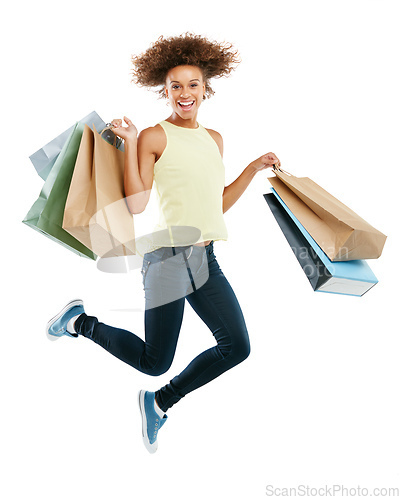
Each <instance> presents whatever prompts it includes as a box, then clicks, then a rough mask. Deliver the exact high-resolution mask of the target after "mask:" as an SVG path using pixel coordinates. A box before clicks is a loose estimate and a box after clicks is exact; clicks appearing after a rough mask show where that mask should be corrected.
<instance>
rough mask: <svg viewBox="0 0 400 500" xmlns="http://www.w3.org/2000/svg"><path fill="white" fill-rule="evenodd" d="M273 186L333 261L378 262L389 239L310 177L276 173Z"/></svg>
mask: <svg viewBox="0 0 400 500" xmlns="http://www.w3.org/2000/svg"><path fill="white" fill-rule="evenodd" d="M274 172H275V174H276V177H270V178H269V181H270V183H271V184H272V187H273V188H274V189H275V191H276V192H277V193H278V195H279V196H280V197H281V198H282V200H283V201H284V202H285V204H286V205H287V206H288V208H289V209H290V210H291V212H292V213H293V214H294V215H295V216H296V217H297V218H298V220H299V221H300V223H301V224H302V225H303V226H304V228H305V229H306V230H307V231H308V233H309V234H310V235H311V236H312V238H313V239H314V240H315V241H316V242H317V244H318V245H319V246H320V247H321V248H322V250H323V251H324V252H325V254H326V255H327V256H328V257H329V259H330V260H332V261H348V260H359V259H376V258H378V257H379V256H380V255H381V253H382V249H383V246H384V244H385V241H386V236H385V235H384V234H383V233H381V232H380V231H378V230H377V229H375V228H374V227H372V226H371V225H370V224H369V223H368V222H366V221H365V220H364V219H362V218H361V217H360V216H359V215H357V214H356V213H355V212H353V211H352V210H351V209H350V208H348V207H347V206H346V205H344V204H343V203H341V202H340V201H339V200H338V199H336V198H334V197H333V196H332V195H331V194H329V193H328V192H327V191H325V190H324V189H323V188H322V187H320V186H319V185H318V184H316V183H315V182H313V181H312V180H311V179H309V178H308V177H295V176H294V175H290V174H288V173H287V172H284V171H283V170H275V171H274Z"/></svg>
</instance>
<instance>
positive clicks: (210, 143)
mask: <svg viewBox="0 0 400 500" xmlns="http://www.w3.org/2000/svg"><path fill="white" fill-rule="evenodd" d="M160 125H161V127H162V128H163V129H164V131H165V134H166V137H167V145H166V147H165V149H164V151H163V153H162V155H161V156H160V158H159V159H158V160H157V161H156V163H155V165H154V184H155V190H156V193H157V198H158V204H159V215H160V218H159V223H158V225H157V226H156V227H155V229H154V235H153V241H152V245H151V246H152V248H151V250H150V249H149V251H152V250H155V249H157V248H160V247H162V246H167V247H170V246H186V245H192V244H194V243H200V242H203V241H206V240H214V241H215V240H226V239H227V237H228V232H227V228H226V225H225V221H224V218H223V211H222V194H223V191H224V188H225V167H224V164H223V162H222V158H221V153H220V151H219V148H218V145H217V143H216V142H215V141H214V139H213V138H212V137H211V135H210V134H209V132H207V130H206V129H205V128H204V127H203V126H202V125H200V124H199V126H198V128H196V129H192V128H184V127H179V126H177V125H174V124H172V123H170V122H167V121H165V120H164V121H162V122H160Z"/></svg>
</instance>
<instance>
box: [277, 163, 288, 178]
mask: <svg viewBox="0 0 400 500" xmlns="http://www.w3.org/2000/svg"><path fill="white" fill-rule="evenodd" d="M273 167H274V168H273V169H272V170H273V171H274V172H283V173H284V174H286V175H289V176H290V177H291V176H292V174H289V172H286V170H283V168H280V167H277V166H275V164H274V165H273Z"/></svg>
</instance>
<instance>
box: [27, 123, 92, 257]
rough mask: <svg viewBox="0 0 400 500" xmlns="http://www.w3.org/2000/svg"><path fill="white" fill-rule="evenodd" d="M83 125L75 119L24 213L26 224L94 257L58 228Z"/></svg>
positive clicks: (58, 241)
mask: <svg viewBox="0 0 400 500" xmlns="http://www.w3.org/2000/svg"><path fill="white" fill-rule="evenodd" d="M83 129H84V125H83V124H82V123H79V122H78V123H76V124H75V125H74V127H73V129H72V132H71V133H70V135H69V137H68V139H67V141H66V142H65V144H64V146H63V148H62V149H61V152H60V154H59V155H58V157H57V159H56V161H55V163H54V165H53V168H52V169H51V171H50V173H49V175H48V176H47V179H46V181H45V183H44V186H43V188H42V190H41V192H40V195H39V198H38V199H37V200H36V201H35V203H34V204H33V205H32V207H31V209H30V210H29V212H28V213H27V215H26V216H25V218H24V220H23V221H22V222H24V223H25V224H26V225H28V226H30V227H32V228H33V229H35V230H37V231H39V232H41V233H42V234H44V235H45V236H47V237H49V238H50V239H52V240H54V241H56V242H57V243H60V244H61V245H63V246H65V247H66V248H68V249H69V250H71V251H73V252H75V253H77V254H78V255H81V256H84V257H88V258H90V259H93V260H96V255H95V254H94V253H93V252H92V251H91V250H90V249H88V248H87V247H86V246H85V245H83V244H82V243H81V242H80V241H78V240H77V239H76V238H74V237H73V236H71V235H70V234H69V233H68V232H67V231H65V230H64V229H63V228H62V222H63V217H64V207H65V202H66V199H67V196H68V189H69V185H70V182H71V177H72V173H73V170H74V165H75V161H76V157H77V154H78V149H79V145H80V142H81V138H82V134H83Z"/></svg>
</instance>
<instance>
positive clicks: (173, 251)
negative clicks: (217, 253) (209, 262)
mask: <svg viewBox="0 0 400 500" xmlns="http://www.w3.org/2000/svg"><path fill="white" fill-rule="evenodd" d="M193 248H197V246H196V245H187V246H181V247H161V248H158V249H157V250H154V251H153V252H149V253H146V254H145V255H144V258H145V259H147V260H149V261H151V260H152V258H151V257H153V258H156V260H166V259H168V258H169V257H173V256H174V255H177V254H178V253H183V254H185V255H186V257H187V258H189V257H190V255H191V254H192V252H193ZM198 248H201V246H199V247H198ZM204 249H205V252H206V253H207V255H211V254H212V253H213V251H214V241H211V242H210V243H209V244H208V245H206V246H205V247H204Z"/></svg>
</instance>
